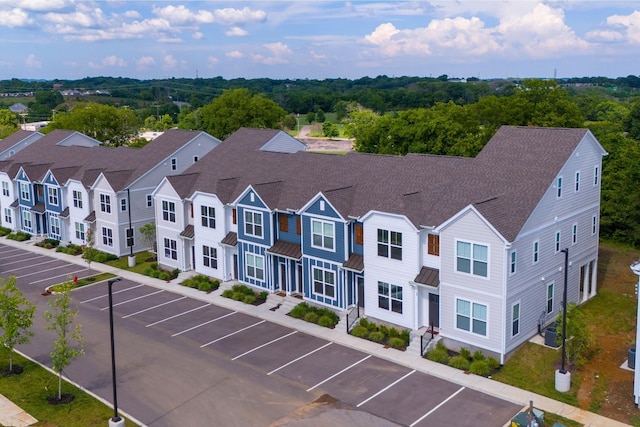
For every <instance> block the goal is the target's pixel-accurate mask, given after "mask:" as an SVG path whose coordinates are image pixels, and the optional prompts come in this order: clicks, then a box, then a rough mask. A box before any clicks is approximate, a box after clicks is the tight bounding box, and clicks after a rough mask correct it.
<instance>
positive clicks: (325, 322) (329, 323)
mask: <svg viewBox="0 0 640 427" xmlns="http://www.w3.org/2000/svg"><path fill="white" fill-rule="evenodd" d="M318 325H320V326H324V327H325V328H333V327H334V326H336V323H335V322H334V321H333V319H332V318H331V317H330V316H320V318H319V319H318Z"/></svg>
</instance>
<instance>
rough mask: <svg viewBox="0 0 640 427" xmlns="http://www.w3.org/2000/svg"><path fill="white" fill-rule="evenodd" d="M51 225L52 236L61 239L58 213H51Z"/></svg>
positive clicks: (50, 232)
mask: <svg viewBox="0 0 640 427" xmlns="http://www.w3.org/2000/svg"><path fill="white" fill-rule="evenodd" d="M49 225H50V229H49V234H50V235H51V237H53V238H54V239H58V240H60V237H61V236H60V218H59V217H58V215H57V214H56V215H49Z"/></svg>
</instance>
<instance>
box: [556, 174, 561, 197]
mask: <svg viewBox="0 0 640 427" xmlns="http://www.w3.org/2000/svg"><path fill="white" fill-rule="evenodd" d="M556 197H557V198H558V199H559V198H560V197H562V177H561V176H559V177H558V179H557V180H556Z"/></svg>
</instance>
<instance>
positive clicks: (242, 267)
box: [238, 242, 269, 289]
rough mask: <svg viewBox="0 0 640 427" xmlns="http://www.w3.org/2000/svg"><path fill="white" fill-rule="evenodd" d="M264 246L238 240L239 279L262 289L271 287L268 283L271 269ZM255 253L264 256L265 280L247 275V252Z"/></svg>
mask: <svg viewBox="0 0 640 427" xmlns="http://www.w3.org/2000/svg"><path fill="white" fill-rule="evenodd" d="M266 250H267V248H265V247H264V246H257V245H252V244H250V243H245V242H242V243H240V242H238V280H239V281H240V282H243V283H246V284H249V285H252V286H256V287H258V288H262V289H269V286H268V285H267V278H268V277H269V271H268V266H267V256H266V253H265V252H266ZM247 253H250V254H255V255H261V256H262V257H264V280H257V279H254V278H253V277H247V268H246V264H245V254H247Z"/></svg>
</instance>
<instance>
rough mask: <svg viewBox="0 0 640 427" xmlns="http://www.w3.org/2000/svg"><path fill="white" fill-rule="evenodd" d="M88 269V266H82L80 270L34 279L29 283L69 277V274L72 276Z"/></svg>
mask: <svg viewBox="0 0 640 427" xmlns="http://www.w3.org/2000/svg"><path fill="white" fill-rule="evenodd" d="M88 270H89V269H88V268H84V269H82V270H78V271H74V272H73V273H69V274H58V275H57V276H49V277H47V278H46V279H40V280H34V281H33V282H31V284H32V285H33V284H35V283H40V282H46V281H47V280H51V279H55V278H56V277H69V276H71V277H73V275H74V274H78V273H82V272H83V271H88ZM69 281H71V280H69Z"/></svg>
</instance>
